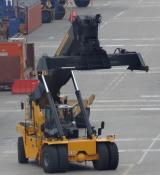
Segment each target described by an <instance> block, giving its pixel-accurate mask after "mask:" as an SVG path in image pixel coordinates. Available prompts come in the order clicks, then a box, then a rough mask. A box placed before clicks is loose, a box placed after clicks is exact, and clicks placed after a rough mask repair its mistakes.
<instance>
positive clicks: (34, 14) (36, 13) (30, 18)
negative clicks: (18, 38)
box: [27, 2, 42, 33]
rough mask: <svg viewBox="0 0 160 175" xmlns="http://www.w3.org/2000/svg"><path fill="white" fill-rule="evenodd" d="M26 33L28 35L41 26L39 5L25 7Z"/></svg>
mask: <svg viewBox="0 0 160 175" xmlns="http://www.w3.org/2000/svg"><path fill="white" fill-rule="evenodd" d="M27 8H28V11H27V32H28V33H30V32H32V31H33V30H35V29H37V28H38V27H39V26H40V25H41V24H42V14H41V3H40V2H39V3H38V2H37V3H35V4H33V5H32V6H30V7H27Z"/></svg>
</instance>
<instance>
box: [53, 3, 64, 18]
mask: <svg viewBox="0 0 160 175" xmlns="http://www.w3.org/2000/svg"><path fill="white" fill-rule="evenodd" d="M54 10H55V19H56V20H60V19H62V18H63V17H64V16H65V13H66V12H65V8H64V7H63V5H57V6H56V7H55V9H54Z"/></svg>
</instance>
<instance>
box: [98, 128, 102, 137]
mask: <svg viewBox="0 0 160 175" xmlns="http://www.w3.org/2000/svg"><path fill="white" fill-rule="evenodd" d="M101 134H102V129H101V128H99V129H98V135H99V136H100V135H101Z"/></svg>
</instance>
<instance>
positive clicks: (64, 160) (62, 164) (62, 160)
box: [57, 145, 68, 172]
mask: <svg viewBox="0 0 160 175" xmlns="http://www.w3.org/2000/svg"><path fill="white" fill-rule="evenodd" d="M57 151H58V158H59V172H65V171H67V169H68V151H67V146H66V145H58V146H57Z"/></svg>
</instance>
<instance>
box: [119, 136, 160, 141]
mask: <svg viewBox="0 0 160 175" xmlns="http://www.w3.org/2000/svg"><path fill="white" fill-rule="evenodd" d="M154 139H155V138H150V137H148V138H147V137H146V138H145V137H144V138H117V139H116V141H117V142H144V141H154ZM157 141H160V138H158V139H157Z"/></svg>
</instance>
